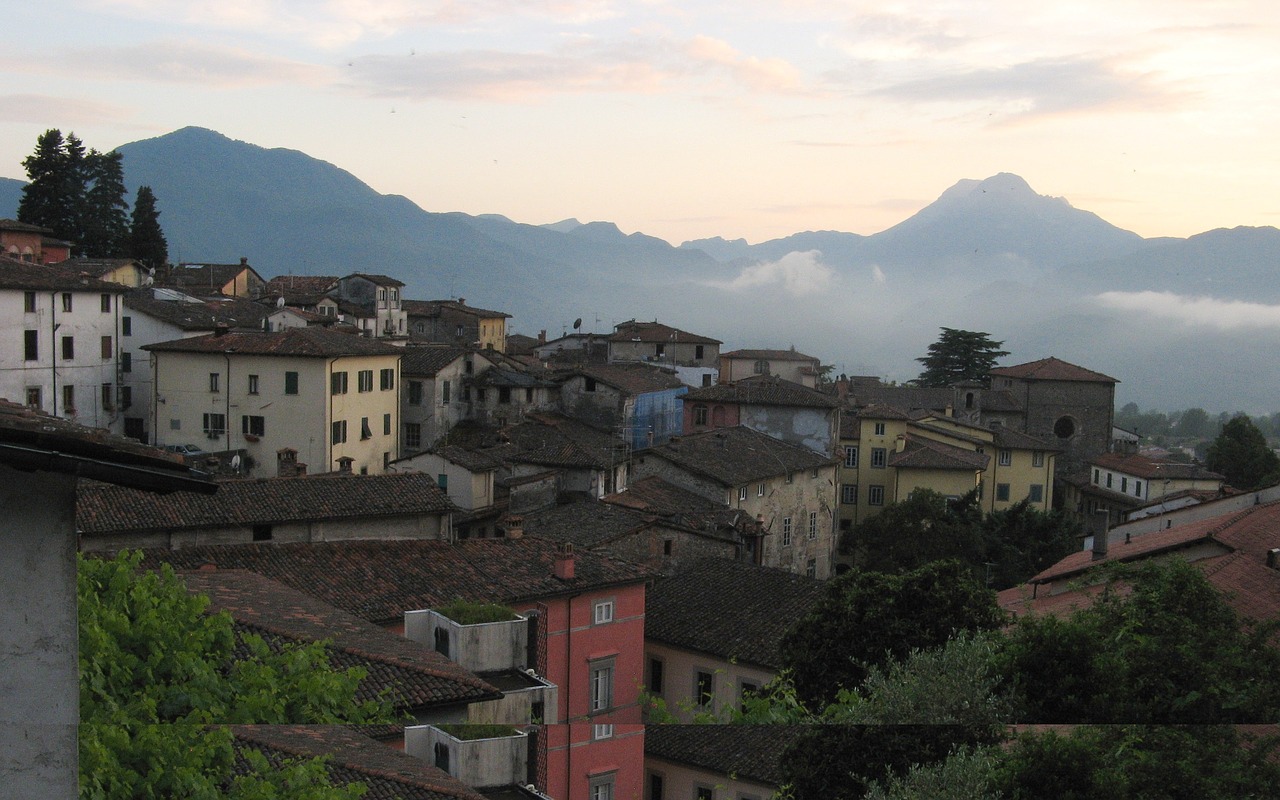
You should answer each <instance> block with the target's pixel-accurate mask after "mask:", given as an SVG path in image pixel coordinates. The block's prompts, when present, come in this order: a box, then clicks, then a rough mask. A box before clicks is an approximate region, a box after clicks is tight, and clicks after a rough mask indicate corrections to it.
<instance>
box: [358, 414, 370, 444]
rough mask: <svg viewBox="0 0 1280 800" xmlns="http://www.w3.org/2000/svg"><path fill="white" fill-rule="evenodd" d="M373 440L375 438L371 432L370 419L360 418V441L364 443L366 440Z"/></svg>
mask: <svg viewBox="0 0 1280 800" xmlns="http://www.w3.org/2000/svg"><path fill="white" fill-rule="evenodd" d="M372 438H373V431H371V430H369V418H368V417H361V418H360V441H362V442H363V441H364V440H365V439H372Z"/></svg>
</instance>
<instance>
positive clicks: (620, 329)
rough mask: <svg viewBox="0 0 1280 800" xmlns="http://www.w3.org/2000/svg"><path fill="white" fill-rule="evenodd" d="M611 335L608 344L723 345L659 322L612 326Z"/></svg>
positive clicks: (714, 340) (625, 323) (631, 322)
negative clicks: (680, 343) (673, 343)
mask: <svg viewBox="0 0 1280 800" xmlns="http://www.w3.org/2000/svg"><path fill="white" fill-rule="evenodd" d="M613 329H614V330H613V333H611V334H609V336H608V337H607V339H608V341H610V342H663V343H667V342H683V343H685V344H723V343H722V342H721V341H720V340H719V339H712V338H710V337H708V336H699V335H698V334H696V333H689V332H688V331H682V330H680V329H679V328H673V327H671V326H670V325H663V324H662V323H661V322H658V321H657V320H654V321H653V322H637V321H636V320H628V321H626V322H622V323H619V324H617V325H614V326H613Z"/></svg>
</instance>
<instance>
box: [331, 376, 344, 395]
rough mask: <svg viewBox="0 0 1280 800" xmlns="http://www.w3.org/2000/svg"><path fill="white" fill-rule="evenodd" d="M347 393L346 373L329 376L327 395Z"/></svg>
mask: <svg viewBox="0 0 1280 800" xmlns="http://www.w3.org/2000/svg"><path fill="white" fill-rule="evenodd" d="M346 393H347V373H345V372H335V373H333V374H332V375H330V376H329V394H346Z"/></svg>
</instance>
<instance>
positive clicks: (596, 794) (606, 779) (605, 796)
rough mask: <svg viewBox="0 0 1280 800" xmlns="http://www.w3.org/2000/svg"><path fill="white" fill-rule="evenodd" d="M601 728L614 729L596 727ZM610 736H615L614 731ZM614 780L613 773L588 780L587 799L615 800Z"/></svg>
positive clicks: (609, 726) (610, 732)
mask: <svg viewBox="0 0 1280 800" xmlns="http://www.w3.org/2000/svg"><path fill="white" fill-rule="evenodd" d="M601 727H608V728H610V729H612V728H613V726H612V725H608V726H602V725H597V726H596V728H601ZM609 735H610V736H612V735H613V731H612V730H610V731H609ZM596 738H602V737H599V736H597V737H596ZM613 778H614V774H613V773H612V772H610V773H609V774H608V775H596V776H593V777H591V778H590V779H589V780H588V784H587V785H588V792H587V799H588V800H613Z"/></svg>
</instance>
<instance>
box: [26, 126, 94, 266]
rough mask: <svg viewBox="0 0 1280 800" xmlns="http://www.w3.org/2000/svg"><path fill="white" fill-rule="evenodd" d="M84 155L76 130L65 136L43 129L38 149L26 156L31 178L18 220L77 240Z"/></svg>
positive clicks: (38, 140)
mask: <svg viewBox="0 0 1280 800" xmlns="http://www.w3.org/2000/svg"><path fill="white" fill-rule="evenodd" d="M84 157H85V156H84V145H83V144H81V142H80V140H79V139H77V138H76V135H75V134H74V133H71V134H68V135H67V137H66V138H65V139H63V137H62V131H60V130H58V129H57V128H50V129H49V130H47V131H45V132H44V133H42V134H41V135H40V136H39V137H38V138H37V139H36V149H35V152H34V153H32V154H31V155H29V156H27V157H26V158H24V159H23V160H22V166H23V168H24V169H26V171H27V181H28V182H27V185H26V186H24V187H22V199H21V200H20V201H19V202H18V220H19V221H20V222H26V223H28V224H31V225H40V226H42V227H45V228H49V229H50V230H52V231H53V235H54V236H56V237H58V238H59V239H67V240H72V241H74V240H75V239H76V237H77V236H79V234H80V220H81V207H82V205H83V202H84Z"/></svg>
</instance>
